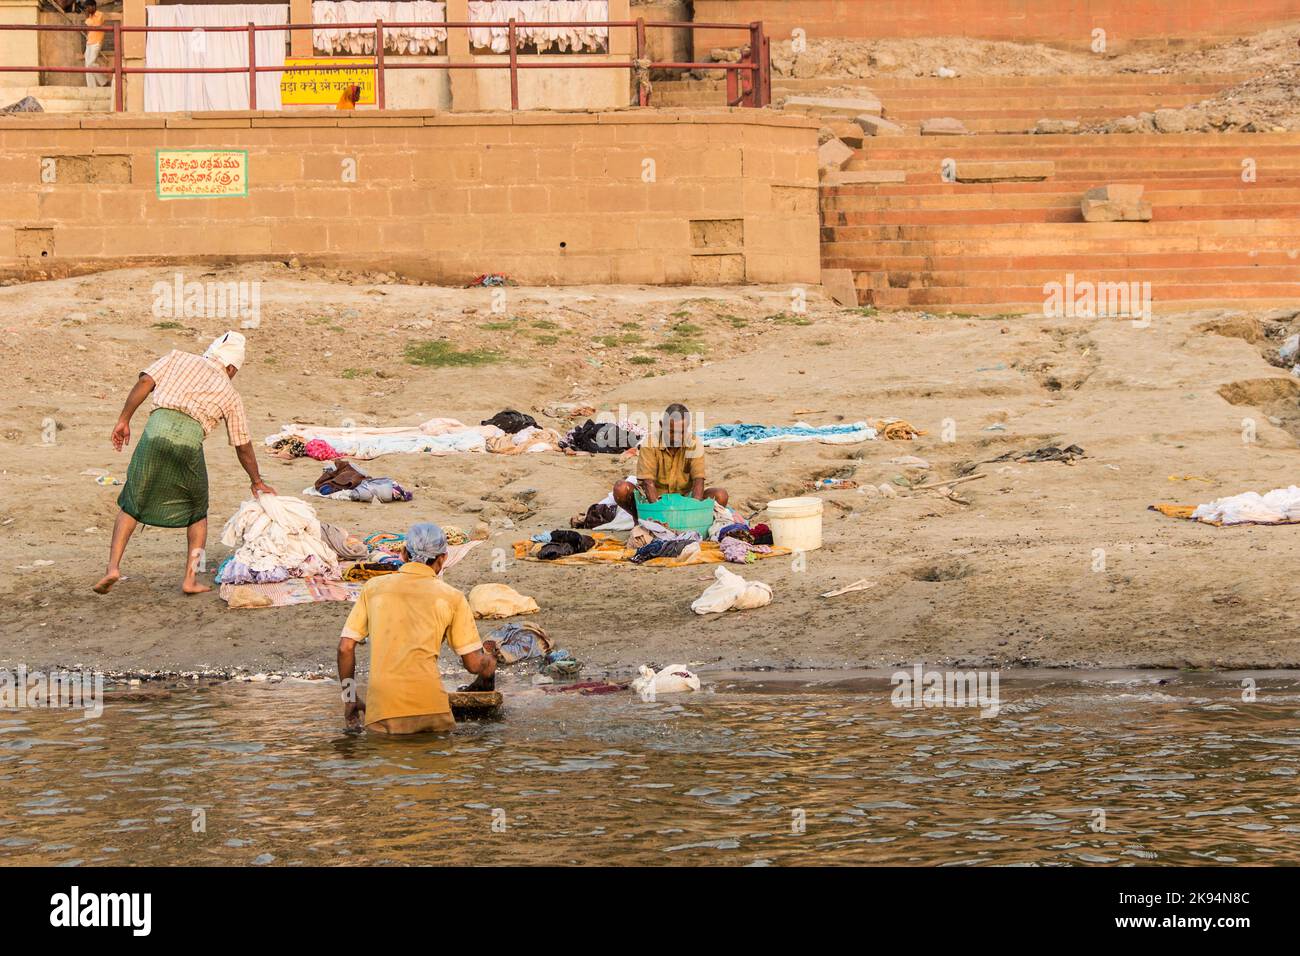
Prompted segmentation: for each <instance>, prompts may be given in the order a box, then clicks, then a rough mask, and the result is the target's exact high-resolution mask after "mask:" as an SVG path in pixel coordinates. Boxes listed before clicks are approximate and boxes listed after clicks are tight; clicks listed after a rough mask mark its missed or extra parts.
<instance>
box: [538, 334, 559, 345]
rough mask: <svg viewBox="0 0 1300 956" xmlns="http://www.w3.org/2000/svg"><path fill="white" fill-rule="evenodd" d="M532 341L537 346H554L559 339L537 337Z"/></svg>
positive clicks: (543, 336) (547, 336) (554, 337)
mask: <svg viewBox="0 0 1300 956" xmlns="http://www.w3.org/2000/svg"><path fill="white" fill-rule="evenodd" d="M533 341H534V342H536V343H537V344H538V345H554V344H555V343H556V342H558V341H560V337H559V336H558V335H539V336H537V338H535V339H534V340H533Z"/></svg>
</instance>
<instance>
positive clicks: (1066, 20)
mask: <svg viewBox="0 0 1300 956" xmlns="http://www.w3.org/2000/svg"><path fill="white" fill-rule="evenodd" d="M695 19H696V20H699V21H709V22H720V23H748V22H749V21H751V20H762V21H763V22H764V26H765V27H766V29H767V32H768V35H769V36H771V37H772V38H773V40H785V39H789V38H790V35H791V31H793V30H794V29H796V28H802V29H803V30H804V31H805V32H806V34H807V36H808V37H809V38H811V39H824V38H828V37H843V38H856V39H862V38H873V37H927V36H931V37H939V36H964V37H979V38H981V39H987V40H1014V41H1041V42H1046V43H1051V44H1053V45H1058V46H1066V47H1072V48H1082V49H1087V48H1088V47H1089V45H1090V44H1091V42H1092V31H1093V30H1094V29H1098V28H1100V29H1103V30H1105V31H1106V35H1107V44H1108V46H1109V48H1110V49H1112V50H1119V49H1123V48H1124V47H1125V46H1126V45H1128V44H1131V43H1141V44H1148V45H1150V44H1165V43H1169V42H1177V41H1180V40H1192V39H1198V38H1211V37H1213V38H1231V37H1237V36H1242V35H1246V34H1250V33H1254V32H1258V31H1260V30H1264V29H1267V28H1269V27H1272V26H1277V25H1279V24H1282V23H1286V22H1288V21H1292V22H1293V21H1295V20H1297V19H1300V5H1298V4H1297V3H1296V0H1213V2H1195V0H1141V2H1134V0H958V2H954V0H695ZM709 40H710V42H712V43H713V45H715V46H721V45H723V42H724V40H725V42H726V43H727V44H728V45H733V46H734V45H739V44H742V43H745V42H746V40H747V38H746V36H745V35H743V34H734V35H732V34H721V33H719V34H710V35H709Z"/></svg>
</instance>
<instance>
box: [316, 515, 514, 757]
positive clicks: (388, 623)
mask: <svg viewBox="0 0 1300 956" xmlns="http://www.w3.org/2000/svg"><path fill="white" fill-rule="evenodd" d="M402 557H403V559H404V560H405V561H406V563H405V564H403V565H402V567H401V568H400V569H399V570H398V571H396V572H394V573H392V574H381V575H378V576H376V577H372V578H371V579H370V580H369V581H367V582H366V583H365V585H364V586H363V587H362V588H361V594H360V595H359V596H358V597H357V603H356V604H355V605H354V606H353V608H352V613H351V614H349V615H348V619H347V623H346V624H344V625H343V633H342V634H341V635H340V637H339V649H338V668H339V682H340V683H341V684H342V687H343V716H344V718H345V719H346V720H347V723H348V726H349V727H360V726H362V725H364V726H365V728H366V730H369V731H371V732H372V733H380V734H416V733H422V732H424V731H430V730H450V729H451V728H452V727H453V726H455V723H456V721H455V719H454V718H453V717H452V715H451V701H450V700H449V699H448V697H447V692H446V690H444V689H443V686H442V677H441V675H440V674H439V673H438V653H439V651H441V650H442V642H443V641H444V640H445V641H446V642H447V643H448V644H449V645H450V646H451V649H452V651H454V652H455V653H456V654H457V655H459V656H460V659H461V663H463V664H464V665H465V669H466V670H467V671H469V672H470V673H471V674H476V675H477V679H476V680H475V681H474V683H473V684H471V685H470V686H469V690H476V691H477V690H492V689H493V688H494V684H495V681H494V675H495V674H496V669H497V662H496V658H495V657H494V656H493V655H492V654H490V653H488V652H487V651H486V650H485V649H484V647H483V642H482V641H481V640H479V636H478V628H477V627H475V625H474V613H473V612H472V611H471V610H470V607H469V601H467V600H466V599H465V595H464V594H462V593H461V592H460V591H457V590H456V589H455V588H453V587H452V586H451V585H449V584H446V583H444V582H443V581H442V579H441V578H439V577H438V575H439V574H440V573H441V571H442V567H443V565H444V564H445V563H446V562H447V536H446V535H445V534H444V533H443V530H442V529H441V528H439V527H438V526H437V525H436V524H430V523H428V522H422V523H420V524H415V525H412V526H411V529H410V530H409V531H408V532H407V533H406V543H405V544H404V545H403V546H402ZM367 638H369V640H370V683H369V686H368V687H367V690H366V693H367V696H368V697H369V702H367V701H365V700H363V699H362V698H361V695H360V694H359V693H358V692H357V689H356V667H357V656H356V649H357V644H359V643H362V642H364V641H365V640H366V639H367Z"/></svg>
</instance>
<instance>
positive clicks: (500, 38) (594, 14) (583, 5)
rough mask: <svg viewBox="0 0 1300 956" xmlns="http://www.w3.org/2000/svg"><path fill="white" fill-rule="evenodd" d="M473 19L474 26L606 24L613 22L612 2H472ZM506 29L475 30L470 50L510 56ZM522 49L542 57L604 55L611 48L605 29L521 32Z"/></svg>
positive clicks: (541, 28)
mask: <svg viewBox="0 0 1300 956" xmlns="http://www.w3.org/2000/svg"><path fill="white" fill-rule="evenodd" d="M469 18H470V21H471V22H474V23H505V22H506V21H508V20H510V19H512V18H513V19H514V20H516V21H519V22H521V23H522V22H530V23H547V22H550V23H566V22H575V21H583V20H588V21H594V22H603V21H605V20H608V19H609V0H470V5H469ZM507 33H508V30H507V29H506V27H472V28H471V29H470V31H469V40H470V46H471V47H473V48H474V49H475V50H485V49H491V51H492V52H493V53H506V52H508V51H509V49H510V40H509V38H508V36H507ZM518 36H519V42H520V44H521V45H531V46H535V47H536V48H537V51H538V52H539V53H579V52H582V53H604V52H605V51H606V50H607V49H608V48H609V31H608V30H607V29H606V28H605V27H595V26H590V27H581V26H579V27H547V26H531V27H523V26H521V27H519V28H518Z"/></svg>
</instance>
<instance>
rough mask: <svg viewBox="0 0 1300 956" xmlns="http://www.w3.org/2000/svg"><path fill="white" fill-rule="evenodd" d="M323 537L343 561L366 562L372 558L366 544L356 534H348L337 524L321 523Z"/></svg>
mask: <svg viewBox="0 0 1300 956" xmlns="http://www.w3.org/2000/svg"><path fill="white" fill-rule="evenodd" d="M320 531H321V537H322V538H324V539H325V543H326V544H328V545H329V546H330V547H331V548H333V549H334V553H335V554H337V555H338V556H339V558H340V559H341V560H343V561H364V560H365V559H366V558H368V557H369V556H370V549H369V548H367V547H366V543H365V542H364V541H362V540H361V539H360V538H358V537H357V536H356V535H354V534H348V533H347V532H346V531H344V530H343V529H342V528H340V527H339V526H338V525H336V524H329V523H328V522H326V521H322V522H321V523H320Z"/></svg>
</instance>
